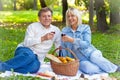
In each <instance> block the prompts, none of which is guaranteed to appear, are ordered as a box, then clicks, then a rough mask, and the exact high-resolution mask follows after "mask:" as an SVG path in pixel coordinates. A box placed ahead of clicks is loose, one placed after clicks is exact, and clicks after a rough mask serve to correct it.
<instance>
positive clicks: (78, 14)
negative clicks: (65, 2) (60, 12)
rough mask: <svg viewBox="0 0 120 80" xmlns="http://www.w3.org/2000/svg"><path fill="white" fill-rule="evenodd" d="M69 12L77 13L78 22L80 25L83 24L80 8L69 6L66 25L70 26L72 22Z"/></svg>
mask: <svg viewBox="0 0 120 80" xmlns="http://www.w3.org/2000/svg"><path fill="white" fill-rule="evenodd" d="M68 13H72V14H73V15H75V16H76V17H77V18H78V23H77V25H80V24H82V18H81V13H80V11H79V10H78V9H76V8H69V9H68V10H67V11H66V25H67V26H70V23H69V21H68Z"/></svg>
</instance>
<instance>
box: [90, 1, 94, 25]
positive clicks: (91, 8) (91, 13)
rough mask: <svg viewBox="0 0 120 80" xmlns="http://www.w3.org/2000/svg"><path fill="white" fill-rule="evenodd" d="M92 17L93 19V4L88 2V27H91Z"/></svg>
mask: <svg viewBox="0 0 120 80" xmlns="http://www.w3.org/2000/svg"><path fill="white" fill-rule="evenodd" d="M93 17H94V2H93V0H89V25H90V26H91V27H92V26H93Z"/></svg>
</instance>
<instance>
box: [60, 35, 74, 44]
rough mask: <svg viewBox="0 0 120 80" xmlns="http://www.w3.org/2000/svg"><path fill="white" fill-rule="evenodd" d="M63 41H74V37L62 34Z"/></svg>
mask: <svg viewBox="0 0 120 80" xmlns="http://www.w3.org/2000/svg"><path fill="white" fill-rule="evenodd" d="M62 41H64V42H71V43H73V42H74V38H72V37H70V36H67V35H64V36H62Z"/></svg>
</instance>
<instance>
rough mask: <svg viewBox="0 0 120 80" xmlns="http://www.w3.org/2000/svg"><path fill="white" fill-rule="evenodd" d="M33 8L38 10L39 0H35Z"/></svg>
mask: <svg viewBox="0 0 120 80" xmlns="http://www.w3.org/2000/svg"><path fill="white" fill-rule="evenodd" d="M33 8H34V10H37V0H33Z"/></svg>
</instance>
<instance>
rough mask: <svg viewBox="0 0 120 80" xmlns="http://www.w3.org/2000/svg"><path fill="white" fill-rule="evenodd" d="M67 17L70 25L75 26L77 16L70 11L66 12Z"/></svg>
mask: <svg viewBox="0 0 120 80" xmlns="http://www.w3.org/2000/svg"><path fill="white" fill-rule="evenodd" d="M67 18H68V22H69V24H70V25H71V26H72V27H74V26H75V27H76V26H77V23H78V18H77V16H75V15H74V14H72V13H70V12H69V13H68V14H67Z"/></svg>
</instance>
